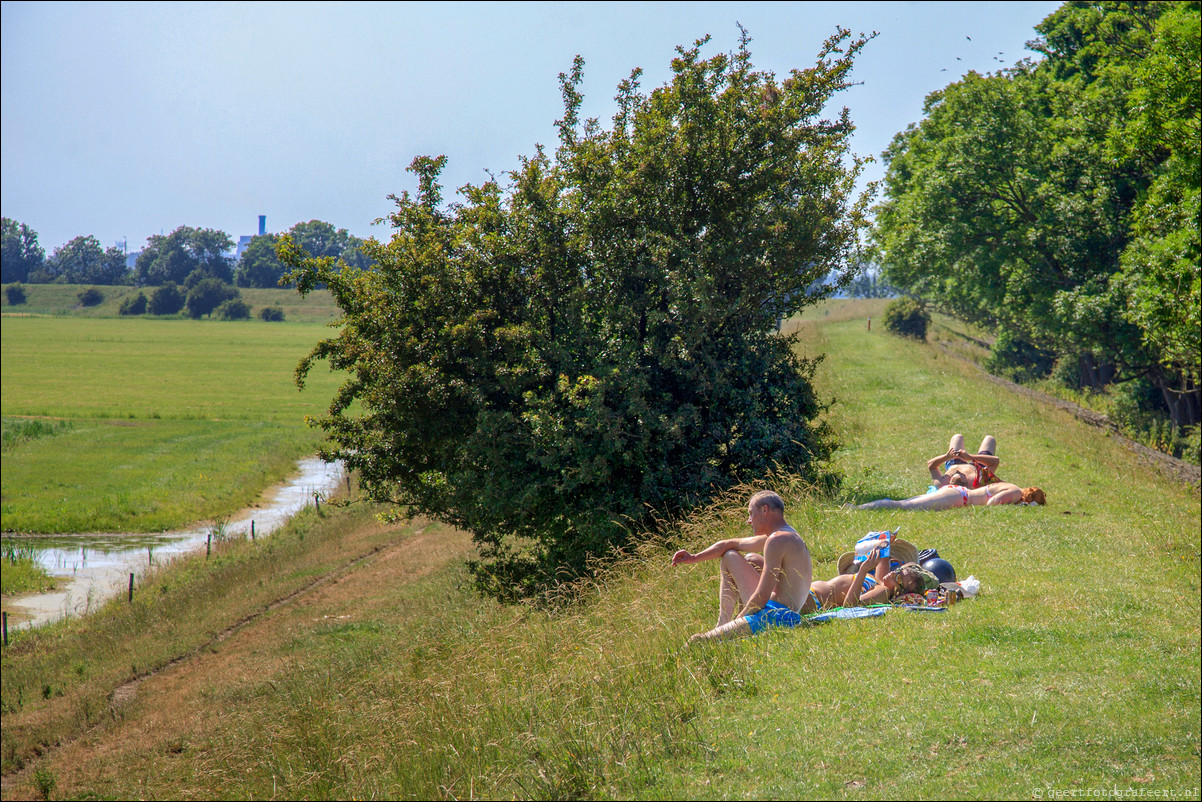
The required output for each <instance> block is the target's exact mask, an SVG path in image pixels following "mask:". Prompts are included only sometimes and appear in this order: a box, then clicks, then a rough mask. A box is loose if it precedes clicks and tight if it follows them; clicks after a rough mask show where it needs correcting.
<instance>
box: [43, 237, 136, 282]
mask: <svg viewBox="0 0 1202 802" xmlns="http://www.w3.org/2000/svg"><path fill="white" fill-rule="evenodd" d="M45 269H46V270H47V271H48V272H49V273H50V274H51V275H53V276H54V280H55V281H61V282H64V283H66V284H107V285H118V284H125V283H127V282H128V279H129V271H128V269H127V268H126V266H125V254H124V253H123V252H122V250H121V249H120V248H115V247H113V248H109V249H108V250H102V249H101V247H100V243H99V242H98V241H97V240H96V238H95V237H93V236H87V237H76V238H75V239H73V240H71V241H70V242H68V243H66V244H64V245H60V246H59V247H58V248H55V249H54V253H52V254H51V255H50V258H49V259H47V260H46V264H45Z"/></svg>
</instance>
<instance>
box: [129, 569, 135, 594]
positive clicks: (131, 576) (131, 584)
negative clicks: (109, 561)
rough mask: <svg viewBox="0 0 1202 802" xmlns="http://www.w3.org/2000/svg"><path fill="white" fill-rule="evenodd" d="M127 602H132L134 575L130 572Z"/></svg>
mask: <svg viewBox="0 0 1202 802" xmlns="http://www.w3.org/2000/svg"><path fill="white" fill-rule="evenodd" d="M129 600H130V601H131V602H132V601H133V600H134V575H133V572H132V571H131V572H130V575H129Z"/></svg>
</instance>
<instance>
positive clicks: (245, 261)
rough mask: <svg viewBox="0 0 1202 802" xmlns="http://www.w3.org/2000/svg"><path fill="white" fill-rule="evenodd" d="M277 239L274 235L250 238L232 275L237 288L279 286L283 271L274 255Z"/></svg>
mask: <svg viewBox="0 0 1202 802" xmlns="http://www.w3.org/2000/svg"><path fill="white" fill-rule="evenodd" d="M277 239H278V238H277V237H276V236H275V235H274V234H264V235H262V236H258V237H253V238H251V241H250V243H249V244H248V245H247V246H246V250H244V251H242V257H241V258H240V259H239V260H238V269H237V271H235V273H234V283H235V284H237V285H238V286H239V287H276V286H279V283H280V279H281V278H283V277H284V272H285V271H284V266H283V265H282V264H280V260H279V259H278V258H277V257H276V255H275V246H276V241H277Z"/></svg>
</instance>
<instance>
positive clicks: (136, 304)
mask: <svg viewBox="0 0 1202 802" xmlns="http://www.w3.org/2000/svg"><path fill="white" fill-rule="evenodd" d="M147 305H148V302H147V300H146V294H145V293H142V292H139V293H138V294H137V295H127V296H126V297H125V298H124V300H122V301H121V306H120V308H118V310H117V313H118V314H121V315H144V314H146V309H147Z"/></svg>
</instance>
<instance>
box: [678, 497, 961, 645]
mask: <svg viewBox="0 0 1202 802" xmlns="http://www.w3.org/2000/svg"><path fill="white" fill-rule="evenodd" d="M747 523H748V524H749V525H750V526H751V531H752V535H751V537H746V538H731V539H728V540H719V541H718V542H717V543H715V544H713V545H712V546H710V547H709V548H707V549H705V550H703V551H701V552H698V553H697V554H692V553H690V552H688V551H685V550H684V549H681V550H680V551H678V552H676V554H674V555H673V556H672V564H673V565H681V564H691V563H697V562H703V561H705V560H720V561H721V567H720V568H719V570H718V577H719V583H718V625H717V626H716V627H714V628H713V629H711V630H710V631H708V632H702V633H699V634H697V635H694V636H693V637H692V638H690V639H689V642H690V643H692V642H694V641H699V640H725V639H727V638H738V637H743V636H746V635H754V634H755V633H757V632H760V631H762V630H763V629H765V628H766V627H769V626H788V627H793V626H797V625H798V624H800V623H801V622H802V620H803V619H802V616H803V615H806V614H808V613H813V612H817V611H818V610H820V609H822V608H823V607H852V606H855V605H857V604H861V603H865V602H867V603H882V602H888V601H889V600H890V599H892V598H893V597H894V596H896V595H898V594H900V593H921V592H923V591H924V590H930V589H933V588H936V587H938V585H939V580H938V579H937V578H936V577H935V576H934V575H933V574H931V573H930V572H929V571H926V570H925V569H923V568H922V567H921V566H919V565H918V564H916V563H913V562H911V563H906V564H904V565H901V566H899V567H898V568H897V569H896V570H893V571H888V572H885V573H883V574H882V575H881V578H880V579H879V580H878V579H876V577H875V576H872V575H870V572H872V571H874V569H877V568H878V566H877V563H878V562H879V560H878V551H877V550H874V551H873V552H872V554H870V555H869V557H868V559H867V560H865V561H864V562H862V563H860V566H859V569H858V570H857V571H856V573H855V574H842V575H840V576H836V577H834V578H833V579H831V580H829V581H825V582H824V581H821V580H819V581H814V579H813V576H814V569H813V563H812V562H811V560H810V550H809V548H808V547H807V546H806V543H805V541H804V540H802V538H801V536H800V535H799V534H797V530H795V529H794V528H793V527H791V526H789V524H788V522H787V521H786V520H785V503H784V501H783V500H782V499H781V497H780V496H778V495H777V494H776V493H773V492H772V491H771V490H763V491H760V492H759V493H756V494H755V495H754V496H752V497H751V500H750V501H749V502H748V503H747ZM761 555H762V556H761ZM878 573H879V572H878Z"/></svg>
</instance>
